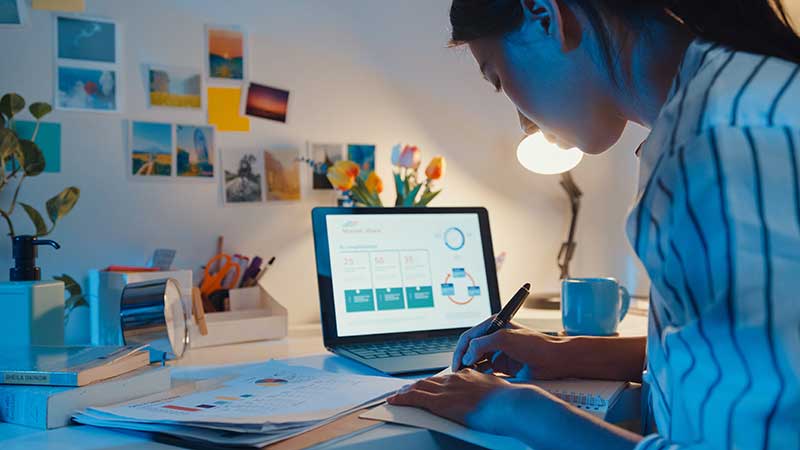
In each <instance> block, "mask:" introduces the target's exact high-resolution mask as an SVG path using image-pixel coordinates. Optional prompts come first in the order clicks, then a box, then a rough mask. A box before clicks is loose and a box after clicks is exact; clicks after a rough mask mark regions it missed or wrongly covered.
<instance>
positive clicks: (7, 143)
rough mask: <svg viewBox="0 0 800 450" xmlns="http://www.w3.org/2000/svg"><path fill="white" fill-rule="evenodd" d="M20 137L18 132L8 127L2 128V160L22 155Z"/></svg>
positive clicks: (0, 152) (0, 154) (0, 132)
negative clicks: (18, 137)
mask: <svg viewBox="0 0 800 450" xmlns="http://www.w3.org/2000/svg"><path fill="white" fill-rule="evenodd" d="M20 152H21V150H20V145H19V139H17V135H16V133H14V132H13V131H11V130H9V129H8V128H0V160H5V159H8V158H11V157H14V158H17V157H18V156H20Z"/></svg>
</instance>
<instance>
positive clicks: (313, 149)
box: [308, 142, 344, 191]
mask: <svg viewBox="0 0 800 450" xmlns="http://www.w3.org/2000/svg"><path fill="white" fill-rule="evenodd" d="M308 157H309V158H310V159H311V160H313V161H314V162H315V163H316V164H315V166H314V170H313V175H312V178H311V184H312V188H313V189H314V190H326V191H330V190H333V185H332V184H331V182H330V181H329V180H328V175H327V171H328V167H330V166H332V165H333V164H334V163H336V161H341V160H342V159H344V145H343V144H326V143H317V142H309V143H308Z"/></svg>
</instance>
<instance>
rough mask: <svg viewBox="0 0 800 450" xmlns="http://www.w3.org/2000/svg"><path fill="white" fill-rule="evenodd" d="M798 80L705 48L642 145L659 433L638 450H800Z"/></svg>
mask: <svg viewBox="0 0 800 450" xmlns="http://www.w3.org/2000/svg"><path fill="white" fill-rule="evenodd" d="M799 72H800V66H798V65H796V64H793V63H790V62H787V61H785V60H781V59H778V58H774V57H767V56H763V55H757V54H749V53H743V52H737V51H733V50H731V49H729V48H726V47H722V46H719V45H714V44H710V43H707V42H702V41H696V42H694V43H693V44H692V45H691V46H690V47H689V49H688V50H687V52H686V55H685V57H684V60H683V63H682V64H681V68H680V69H679V73H678V75H677V76H676V78H675V81H674V83H673V86H672V89H671V92H670V94H669V96H668V100H667V102H666V103H665V105H664V107H663V108H662V110H661V113H660V115H659V118H658V120H657V121H656V123H655V125H654V127H653V129H652V132H651V134H650V137H649V138H648V139H647V141H646V142H645V143H644V144H643V146H642V147H641V155H640V163H639V164H640V168H639V171H640V174H639V179H640V183H639V194H638V196H637V199H636V203H635V205H634V208H633V210H632V211H631V213H630V216H629V218H628V224H627V231H628V238H629V240H630V242H631V245H632V246H633V248H634V249H635V251H636V253H637V255H638V256H639V258H640V259H641V260H642V262H643V264H644V266H645V268H646V269H647V273H648V275H649V277H650V280H651V293H650V323H649V332H648V344H647V354H648V358H647V359H648V362H647V371H646V373H645V376H644V379H645V381H646V382H647V383H648V384H649V385H650V392H651V394H650V399H649V401H650V408H651V411H652V413H653V415H654V417H655V420H656V425H657V427H658V434H654V435H651V436H647V437H645V439H644V440H643V441H642V442H641V443H640V444H639V446H638V447H637V449H638V450H655V449H712V448H713V449H717V448H720V449H728V448H736V449H800V181H799V178H800V173H799V172H800V74H799Z"/></svg>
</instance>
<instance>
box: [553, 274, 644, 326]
mask: <svg viewBox="0 0 800 450" xmlns="http://www.w3.org/2000/svg"><path fill="white" fill-rule="evenodd" d="M630 303H631V296H630V294H629V293H628V290H627V289H625V287H624V286H622V285H620V284H619V282H617V280H615V279H613V278H565V279H564V280H563V281H562V282H561V319H562V321H563V323H564V331H565V332H566V333H567V334H568V335H584V336H613V335H614V334H616V332H617V326H618V325H619V323H620V321H622V319H623V318H625V314H627V313H628V306H630Z"/></svg>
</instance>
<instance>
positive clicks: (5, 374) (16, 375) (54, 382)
mask: <svg viewBox="0 0 800 450" xmlns="http://www.w3.org/2000/svg"><path fill="white" fill-rule="evenodd" d="M0 384H29V385H39V386H77V385H78V374H76V373H60V372H32V371H14V370H6V371H2V372H0Z"/></svg>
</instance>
